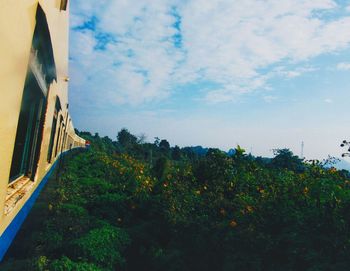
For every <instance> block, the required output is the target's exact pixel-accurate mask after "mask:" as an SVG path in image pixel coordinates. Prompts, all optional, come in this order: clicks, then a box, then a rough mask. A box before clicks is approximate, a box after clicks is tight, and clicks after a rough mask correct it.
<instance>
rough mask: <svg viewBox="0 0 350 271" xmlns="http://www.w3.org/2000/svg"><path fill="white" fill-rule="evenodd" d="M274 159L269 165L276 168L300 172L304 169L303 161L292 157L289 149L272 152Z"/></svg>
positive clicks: (294, 156)
mask: <svg viewBox="0 0 350 271" xmlns="http://www.w3.org/2000/svg"><path fill="white" fill-rule="evenodd" d="M273 153H274V155H275V157H274V158H273V159H272V161H271V165H272V166H273V167H276V168H285V169H289V170H294V171H302V170H303V169H304V165H303V159H300V158H299V157H298V156H296V155H294V154H293V152H292V151H291V150H289V149H275V150H273Z"/></svg>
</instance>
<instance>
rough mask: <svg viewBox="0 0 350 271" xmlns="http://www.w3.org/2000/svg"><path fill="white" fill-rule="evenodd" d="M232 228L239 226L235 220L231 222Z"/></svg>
mask: <svg viewBox="0 0 350 271" xmlns="http://www.w3.org/2000/svg"><path fill="white" fill-rule="evenodd" d="M229 225H230V227H231V228H234V227H236V226H237V222H236V221H235V220H234V219H232V220H231V221H230V224H229Z"/></svg>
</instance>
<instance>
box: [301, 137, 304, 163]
mask: <svg viewBox="0 0 350 271" xmlns="http://www.w3.org/2000/svg"><path fill="white" fill-rule="evenodd" d="M300 158H301V159H304V141H301V155H300Z"/></svg>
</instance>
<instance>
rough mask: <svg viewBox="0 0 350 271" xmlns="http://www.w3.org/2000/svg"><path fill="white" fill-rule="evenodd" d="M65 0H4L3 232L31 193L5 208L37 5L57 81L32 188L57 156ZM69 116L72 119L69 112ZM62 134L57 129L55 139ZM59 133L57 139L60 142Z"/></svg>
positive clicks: (0, 12) (0, 85)
mask: <svg viewBox="0 0 350 271" xmlns="http://www.w3.org/2000/svg"><path fill="white" fill-rule="evenodd" d="M60 2H61V1H60V0H41V1H38V0H11V1H5V0H4V1H1V2H0V37H1V42H0V59H1V65H0V91H1V92H0V93H1V99H0V155H1V159H0V235H1V234H2V233H3V232H4V230H5V229H6V227H7V226H8V225H9V224H10V222H11V221H12V219H13V218H14V217H15V216H16V214H17V213H18V211H19V210H20V209H21V207H22V206H23V204H24V203H25V201H26V200H27V199H28V198H29V197H30V194H31V193H27V194H26V195H25V196H24V197H23V198H22V199H21V200H20V201H19V202H18V204H16V206H15V208H14V209H13V210H12V211H11V212H10V213H8V214H5V213H4V211H3V210H4V205H5V198H6V193H7V189H8V181H9V174H10V167H11V162H12V153H13V149H14V143H15V137H16V131H17V123H18V118H19V113H20V107H21V100H22V94H23V88H24V84H25V79H26V74H27V70H28V62H29V55H30V50H31V45H32V38H33V33H34V29H35V25H36V12H37V7H38V4H40V6H41V7H42V9H43V11H44V13H45V15H46V19H47V22H48V27H49V31H50V36H51V42H52V47H53V53H54V60H55V65H56V71H57V81H53V83H52V84H51V85H50V86H49V92H48V96H47V109H46V115H45V122H44V128H43V138H42V145H41V149H40V158H39V162H38V169H37V173H36V177H35V182H34V187H33V191H34V190H35V188H36V187H37V186H38V185H39V183H40V180H41V178H42V177H43V176H44V175H45V174H46V172H47V171H48V170H49V169H50V167H51V166H52V164H53V162H54V161H55V159H53V160H52V162H51V163H48V162H47V153H48V147H49V142H50V136H51V128H52V127H51V126H52V119H53V115H54V110H55V101H56V97H57V96H58V97H59V99H60V102H61V106H62V111H60V113H59V114H60V115H62V116H63V119H64V121H66V119H67V113H68V109H67V104H68V81H67V80H66V78H68V33H69V32H68V26H69V17H68V14H69V7H67V10H65V11H61V10H60ZM68 119H70V117H69V116H68ZM67 128H68V129H67V131H68V132H69V133H70V134H71V137H73V138H74V139H75V140H76V142H78V143H77V145H78V146H83V145H84V144H85V140H83V139H81V138H79V137H78V136H77V135H75V133H74V128H73V126H72V125H70V126H68V127H67ZM57 130H58V125H57ZM57 136H58V135H57V132H56V138H57ZM56 138H55V141H54V142H56ZM62 138H63V137H62ZM61 142H62V140H61ZM54 148H55V146H54ZM60 150H61V148H60Z"/></svg>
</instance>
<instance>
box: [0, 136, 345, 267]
mask: <svg viewBox="0 0 350 271" xmlns="http://www.w3.org/2000/svg"><path fill="white" fill-rule="evenodd" d="M86 135H87V134H86ZM87 136H88V137H89V139H90V140H91V141H92V149H90V150H89V151H86V152H83V153H80V154H78V155H75V156H74V157H71V158H69V159H68V160H66V165H65V168H64V171H63V173H62V174H61V175H60V178H59V180H58V181H55V180H52V181H51V182H53V183H52V184H51V183H50V184H49V186H51V190H49V191H46V192H45V193H47V194H46V195H49V196H46V197H47V198H46V199H44V200H42V201H40V203H39V204H38V205H37V208H38V209H37V210H34V211H33V213H34V214H33V215H35V214H36V217H35V219H36V220H37V219H39V221H41V222H38V221H36V222H31V221H30V220H31V219H32V220H33V218H29V219H28V222H27V223H29V224H28V226H25V227H24V228H25V229H24V232H25V234H23V233H22V234H20V238H21V240H20V241H21V242H17V243H16V244H14V248H13V249H12V250H13V251H12V255H13V257H14V258H13V259H8V260H7V261H6V262H5V263H4V264H3V265H2V268H3V269H4V270H174V271H175V270H179V271H180V270H181V271H182V270H183V271H186V270H201V271H205V270H227V271H228V270H310V271H311V270H346V269H347V266H349V265H350V248H349V245H350V232H349V225H350V216H349V215H348V210H349V208H350V176H349V174H348V172H345V171H337V170H335V169H334V168H326V167H324V166H322V164H321V163H317V162H315V161H313V163H306V162H304V161H302V160H301V159H299V158H298V157H297V156H294V155H293V154H292V153H291V152H290V151H289V150H285V149H284V150H277V151H276V156H275V158H273V159H266V158H255V157H253V156H251V155H245V153H244V150H243V149H241V148H240V147H237V149H236V150H235V152H234V153H235V154H234V155H230V156H229V155H227V154H226V153H224V152H222V151H220V150H217V149H209V150H207V149H205V152H204V153H203V152H202V151H203V150H204V149H201V150H200V151H201V153H200V154H198V155H195V154H194V153H191V152H190V150H189V149H188V148H186V149H185V150H184V151H182V150H181V149H180V148H178V147H175V148H170V146H169V143H167V141H166V142H165V141H163V140H162V141H160V140H157V142H155V143H154V144H150V143H142V142H140V141H138V140H137V137H135V136H130V135H129V134H128V131H127V130H123V132H122V133H120V134H119V135H118V139H119V140H120V141H121V142H113V141H112V140H109V139H107V138H102V139H101V138H100V137H99V136H98V135H95V136H91V135H87ZM140 150H141V152H142V153H140ZM189 153H191V154H190V155H189ZM149 154H151V159H150V156H149ZM33 225H35V227H33ZM24 248H25V249H24ZM16 251H17V252H16ZM23 251H24V253H23ZM10 266H11V268H12V269H8V268H9V267H10ZM6 268H7V269H6Z"/></svg>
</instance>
